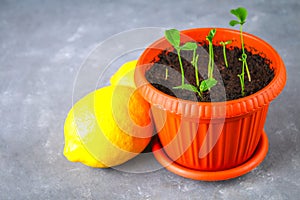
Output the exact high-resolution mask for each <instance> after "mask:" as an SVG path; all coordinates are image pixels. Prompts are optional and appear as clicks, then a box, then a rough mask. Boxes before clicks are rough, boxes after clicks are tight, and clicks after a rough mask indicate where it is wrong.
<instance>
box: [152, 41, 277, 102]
mask: <svg viewBox="0 0 300 200" xmlns="http://www.w3.org/2000/svg"><path fill="white" fill-rule="evenodd" d="M253 52H256V51H253ZM180 53H181V57H182V64H183V68H184V72H185V83H187V84H192V85H194V86H196V78H195V68H194V67H193V65H192V64H191V60H192V56H193V51H184V50H182V51H181V52H180ZM245 53H246V54H247V63H248V67H249V71H250V76H251V82H249V80H248V76H247V73H246V71H245V96H248V95H251V94H253V93H255V92H257V91H259V90H261V89H262V88H264V87H265V86H267V85H268V84H269V83H270V82H271V81H272V79H273V78H274V71H273V69H272V67H271V64H272V63H271V62H270V60H268V59H267V58H265V56H264V55H263V54H262V53H252V52H249V51H247V50H246V51H245ZM197 54H199V60H198V70H199V73H198V76H199V81H200V83H201V81H202V80H204V79H207V65H208V58H209V54H208V44H207V43H206V42H199V43H198V49H197ZM226 55H227V61H228V68H227V67H226V66H225V62H224V56H223V47H222V46H214V58H215V67H214V78H215V79H216V80H217V81H218V83H217V85H216V86H214V87H213V88H211V89H210V90H209V91H206V92H204V93H203V94H202V98H201V97H200V96H199V95H198V94H197V93H194V92H191V91H188V90H185V89H174V87H176V86H180V85H181V73H180V65H179V61H178V55H177V52H176V51H175V50H174V51H172V50H168V49H167V50H164V51H162V52H161V53H160V54H159V55H158V58H157V59H155V60H153V63H154V64H153V66H152V67H151V68H150V69H149V70H148V71H147V72H146V79H147V80H148V81H149V82H150V83H151V84H152V85H153V86H154V87H155V88H157V89H158V90H160V91H162V92H164V93H166V94H168V95H171V96H175V97H177V98H181V99H185V100H191V101H199V102H200V101H202V102H210V101H213V102H219V101H225V100H227V101H228V100H233V99H238V98H241V97H243V96H242V94H241V84H240V79H239V77H238V74H240V73H241V71H242V62H241V61H240V60H239V58H241V55H242V50H241V49H239V48H237V47H235V48H231V49H228V48H226ZM166 70H167V76H166Z"/></svg>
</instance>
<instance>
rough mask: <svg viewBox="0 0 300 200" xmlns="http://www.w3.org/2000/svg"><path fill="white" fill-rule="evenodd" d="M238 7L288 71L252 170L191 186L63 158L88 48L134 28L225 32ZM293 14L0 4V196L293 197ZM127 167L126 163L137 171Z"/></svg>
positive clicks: (220, 5) (254, 9)
mask: <svg viewBox="0 0 300 200" xmlns="http://www.w3.org/2000/svg"><path fill="white" fill-rule="evenodd" d="M175 2H176V3H175ZM240 5H242V6H245V7H247V8H248V10H249V20H248V22H247V24H246V26H245V31H247V32H250V33H253V34H255V35H257V36H259V37H261V38H263V39H264V40H266V41H267V42H269V43H270V44H271V45H272V46H273V47H275V49H277V51H278V52H279V53H280V55H281V56H282V58H283V60H284V62H285V64H286V67H287V73H288V82H287V85H286V88H285V90H284V91H283V93H282V94H281V95H280V96H279V97H278V98H277V99H276V100H275V101H274V102H272V104H271V106H270V110H269V115H268V119H267V122H266V125H265V130H266V132H267V134H268V137H269V143H270V148H269V153H268V155H267V157H266V159H265V160H264V162H263V163H262V164H261V165H260V166H259V167H257V168H256V169H255V170H253V171H252V172H250V173H249V174H247V175H245V176H242V177H239V178H236V179H233V180H229V181H222V182H201V181H193V180H189V179H185V178H182V177H179V176H177V175H175V174H172V173H171V172H169V171H167V170H165V169H159V170H154V171H151V172H147V173H131V172H123V171H122V170H118V169H92V168H89V167H86V166H84V165H82V164H80V163H71V162H68V161H67V160H66V159H65V158H64V156H63V154H62V151H63V145H64V137H63V124H64V119H65V117H66V115H67V113H68V110H69V109H70V108H71V106H72V91H73V83H74V81H75V78H76V74H77V72H78V71H79V69H80V65H81V63H83V61H84V60H85V58H86V57H87V56H88V55H89V53H90V52H91V50H92V49H94V48H95V47H96V45H97V44H98V43H100V42H102V41H104V40H106V39H107V38H109V37H110V36H112V35H114V34H117V33H120V32H122V31H125V30H130V29H134V28H142V27H175V28H177V29H188V28H193V27H207V26H215V27H229V26H228V25H227V24H228V22H229V20H230V19H232V17H231V16H230V14H229V10H230V9H232V8H235V7H237V6H240ZM299 10H300V2H299V0H285V1H282V0H273V1H266V0H256V1H247V2H246V1H244V2H240V1H217V0H212V1H204V0H198V1H196V0H192V1H137V0H136V1H134V0H128V1H92V0H87V1H79V0H76V1H68V0H65V1H59V0H54V1H34V0H28V1H18V0H12V1H8V0H7V1H6V0H1V1H0V116H1V120H0V127H1V131H0V169H1V171H0V199H276V200H277V199H299V196H300V192H299V188H300V181H299V180H300V149H299V144H300V135H299V133H300V131H299V129H300V120H299V118H300V114H299V113H300V104H299V100H298V97H299V93H300V91H299V88H300V87H299V84H300V79H299V77H300V70H299V63H300V56H299V48H300V34H299V31H300V23H299V21H298V20H299V19H300V12H299ZM84 87H85V88H87V87H88V85H85V86H84ZM89 89H90V90H93V88H92V89H91V88H88V89H87V90H89ZM82 95H83V94H82ZM150 159H151V158H150ZM152 159H153V158H152ZM136 161H138V160H137V159H135V160H133V161H131V166H135V165H141V166H142V168H143V167H144V166H145V165H147V162H146V161H145V160H144V161H141V162H136ZM137 163H138V164H137ZM143 165H144V166H143ZM129 166H130V163H129Z"/></svg>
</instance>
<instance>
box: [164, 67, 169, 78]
mask: <svg viewBox="0 0 300 200" xmlns="http://www.w3.org/2000/svg"><path fill="white" fill-rule="evenodd" d="M168 76H169V72H168V68H166V73H165V80H167V79H168Z"/></svg>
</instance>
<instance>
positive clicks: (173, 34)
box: [165, 29, 180, 48]
mask: <svg viewBox="0 0 300 200" xmlns="http://www.w3.org/2000/svg"><path fill="white" fill-rule="evenodd" d="M165 37H166V39H167V40H168V41H169V42H170V43H171V44H172V45H173V46H174V47H175V48H179V46H180V32H179V31H178V30H177V29H170V30H166V31H165Z"/></svg>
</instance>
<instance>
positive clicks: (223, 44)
mask: <svg viewBox="0 0 300 200" xmlns="http://www.w3.org/2000/svg"><path fill="white" fill-rule="evenodd" d="M231 42H232V41H231V40H227V41H226V42H223V41H222V42H220V45H222V46H223V55H224V62H225V66H226V67H227V68H228V62H227V56H226V45H228V44H231Z"/></svg>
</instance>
